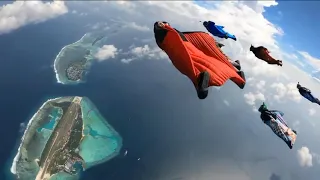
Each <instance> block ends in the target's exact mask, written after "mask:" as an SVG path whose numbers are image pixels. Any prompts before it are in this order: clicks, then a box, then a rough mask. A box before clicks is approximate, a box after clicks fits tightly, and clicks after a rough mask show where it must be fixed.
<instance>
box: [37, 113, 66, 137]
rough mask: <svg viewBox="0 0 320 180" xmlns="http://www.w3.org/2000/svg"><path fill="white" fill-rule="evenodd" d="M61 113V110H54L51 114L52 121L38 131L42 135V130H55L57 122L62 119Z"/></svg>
mask: <svg viewBox="0 0 320 180" xmlns="http://www.w3.org/2000/svg"><path fill="white" fill-rule="evenodd" d="M59 111H60V109H59V108H53V110H52V111H51V113H50V115H51V119H50V121H49V122H48V123H47V124H45V125H43V126H42V127H39V128H38V129H37V132H38V133H40V132H41V130H42V129H48V130H53V129H54V127H55V124H56V122H57V120H59V119H60V117H61V114H60V112H59Z"/></svg>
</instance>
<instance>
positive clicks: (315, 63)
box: [298, 51, 320, 70]
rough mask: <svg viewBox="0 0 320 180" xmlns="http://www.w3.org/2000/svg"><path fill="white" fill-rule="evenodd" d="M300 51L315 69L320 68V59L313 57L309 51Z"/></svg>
mask: <svg viewBox="0 0 320 180" xmlns="http://www.w3.org/2000/svg"><path fill="white" fill-rule="evenodd" d="M298 53H299V54H300V55H301V56H302V57H303V58H304V59H305V60H307V61H308V62H309V64H310V65H312V66H313V67H314V68H315V69H317V70H319V69H320V59H318V58H315V57H312V56H311V55H310V54H309V53H308V52H305V51H298Z"/></svg>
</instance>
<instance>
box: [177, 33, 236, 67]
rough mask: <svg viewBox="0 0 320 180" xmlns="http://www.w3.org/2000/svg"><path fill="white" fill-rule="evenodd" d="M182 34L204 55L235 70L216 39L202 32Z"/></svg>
mask: <svg viewBox="0 0 320 180" xmlns="http://www.w3.org/2000/svg"><path fill="white" fill-rule="evenodd" d="M182 33H183V34H184V35H185V37H186V38H187V40H188V41H189V42H190V43H192V44H193V45H194V46H195V47H196V48H198V49H199V50H200V51H202V52H203V53H204V54H206V55H207V56H211V57H214V58H215V59H217V60H219V61H221V62H223V63H225V64H227V65H228V66H229V67H230V68H232V69H234V67H233V65H232V64H231V63H230V60H229V58H228V57H227V56H226V55H225V54H224V53H223V52H222V51H221V49H220V48H219V47H217V45H216V41H215V39H214V38H213V37H212V36H210V35H209V34H208V33H205V32H201V31H195V32H182Z"/></svg>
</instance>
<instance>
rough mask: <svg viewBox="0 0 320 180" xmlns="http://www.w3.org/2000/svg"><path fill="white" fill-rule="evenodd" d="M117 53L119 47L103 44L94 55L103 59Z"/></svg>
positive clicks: (98, 58) (113, 56)
mask: <svg viewBox="0 0 320 180" xmlns="http://www.w3.org/2000/svg"><path fill="white" fill-rule="evenodd" d="M117 54H118V49H117V48H116V47H115V46H114V45H103V46H102V47H101V48H99V50H98V52H97V53H96V54H95V55H94V57H95V58H96V59H97V60H98V61H103V60H107V59H110V58H115V57H116V55H117Z"/></svg>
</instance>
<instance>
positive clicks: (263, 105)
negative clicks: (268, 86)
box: [258, 102, 268, 112]
mask: <svg viewBox="0 0 320 180" xmlns="http://www.w3.org/2000/svg"><path fill="white" fill-rule="evenodd" d="M266 110H268V107H267V105H266V104H265V103H264V102H263V104H262V105H261V106H260V107H259V109H258V111H259V112H262V111H266Z"/></svg>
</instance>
